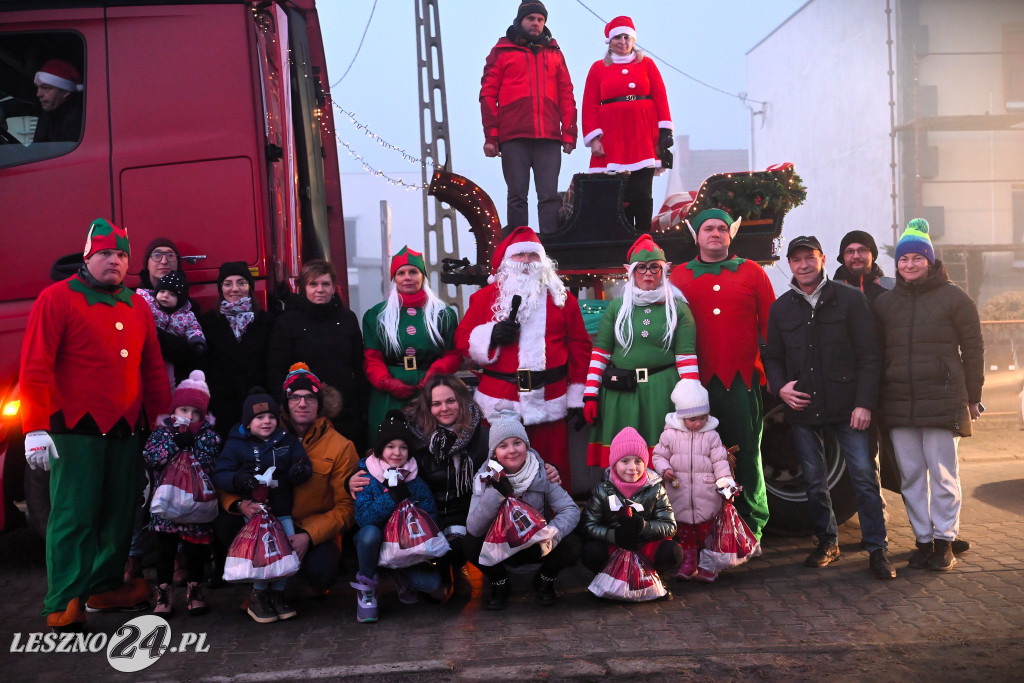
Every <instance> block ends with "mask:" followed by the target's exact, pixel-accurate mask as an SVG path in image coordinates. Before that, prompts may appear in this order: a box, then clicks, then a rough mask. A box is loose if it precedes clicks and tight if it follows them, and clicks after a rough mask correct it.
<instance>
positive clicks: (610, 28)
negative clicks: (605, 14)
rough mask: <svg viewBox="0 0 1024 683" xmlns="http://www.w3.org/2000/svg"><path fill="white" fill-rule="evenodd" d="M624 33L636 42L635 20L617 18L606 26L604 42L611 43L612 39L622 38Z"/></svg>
mask: <svg viewBox="0 0 1024 683" xmlns="http://www.w3.org/2000/svg"><path fill="white" fill-rule="evenodd" d="M623 33H625V34H626V35H627V36H631V37H632V38H633V40H636V27H635V26H633V20H632V19H630V18H629V17H615V18H614V19H612V20H611V21H609V22H608V23H607V24H605V26H604V42H606V43H610V42H612V38H614V37H615V36H621V35H622V34H623Z"/></svg>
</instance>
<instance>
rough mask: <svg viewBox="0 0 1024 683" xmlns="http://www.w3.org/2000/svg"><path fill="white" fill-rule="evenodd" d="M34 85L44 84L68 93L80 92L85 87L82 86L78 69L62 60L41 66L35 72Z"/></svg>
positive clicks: (54, 60)
mask: <svg viewBox="0 0 1024 683" xmlns="http://www.w3.org/2000/svg"><path fill="white" fill-rule="evenodd" d="M35 83H36V85H39V84H41V83H45V84H46V85H52V86H53V87H54V88H60V89H61V90H67V91H68V92H82V90H84V89H85V86H84V85H82V75H81V74H80V73H78V69H76V68H75V67H73V66H71V64H69V63H67V62H65V61H64V60H63V59H51V60H50V61H48V62H46V64H43V66H42V67H40V69H39V71H37V72H36V78H35Z"/></svg>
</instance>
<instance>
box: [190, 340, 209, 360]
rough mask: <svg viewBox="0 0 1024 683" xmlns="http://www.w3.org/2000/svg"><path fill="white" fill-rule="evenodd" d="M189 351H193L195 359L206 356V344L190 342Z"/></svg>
mask: <svg viewBox="0 0 1024 683" xmlns="http://www.w3.org/2000/svg"><path fill="white" fill-rule="evenodd" d="M188 347H189V349H190V350H191V351H192V355H193V356H195V357H197V358H198V357H200V356H205V355H206V343H205V342H201V341H195V342H189V345H188Z"/></svg>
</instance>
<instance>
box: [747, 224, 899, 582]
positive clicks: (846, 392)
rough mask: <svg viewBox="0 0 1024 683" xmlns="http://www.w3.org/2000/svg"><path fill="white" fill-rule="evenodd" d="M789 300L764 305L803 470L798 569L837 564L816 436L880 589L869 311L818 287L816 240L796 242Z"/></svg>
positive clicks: (820, 271)
mask: <svg viewBox="0 0 1024 683" xmlns="http://www.w3.org/2000/svg"><path fill="white" fill-rule="evenodd" d="M786 258H787V259H788V260H789V268H790V270H791V271H793V281H792V283H791V285H790V288H791V289H790V291H788V292H786V293H785V294H783V295H782V296H780V297H779V298H778V299H777V300H776V301H775V303H774V304H772V307H771V312H770V313H769V315H768V340H767V346H768V348H767V351H766V353H765V355H764V366H765V373H766V374H767V377H768V386H769V388H770V390H771V391H772V393H774V394H776V395H777V396H778V397H779V398H780V399H781V400H782V401H783V402H784V403H785V405H786V407H785V417H786V421H787V422H788V423H789V425H790V427H791V428H792V432H793V447H794V449H795V451H796V454H797V457H798V458H799V460H800V464H801V466H802V467H803V473H804V480H805V482H806V485H807V500H808V503H809V505H810V508H811V517H812V520H813V522H814V531H815V533H816V534H817V536H818V548H817V549H816V550H815V551H814V552H812V553H811V554H810V555H809V556H808V557H807V560H806V562H805V564H806V565H807V566H809V567H824V566H826V565H828V564H829V563H831V562H832V561H833V560H834V559H836V558H837V557H838V556H839V545H838V543H837V540H836V539H837V537H838V525H837V524H836V518H835V514H833V512H832V501H831V499H830V498H829V493H828V482H827V481H826V472H825V453H824V430H825V427H826V426H827V427H828V429H829V432H831V434H833V435H834V436H835V437H836V439H837V440H838V441H839V445H840V448H841V450H842V453H843V458H844V459H845V460H846V468H847V470H848V471H849V473H850V481H851V483H852V484H853V489H854V494H855V496H856V499H857V511H858V515H859V516H860V525H861V536H862V537H863V539H864V544H865V545H866V547H867V549H868V551H869V552H870V553H871V571H872V572H873V573H874V575H875V576H876V577H877V578H879V579H891V578H895V577H896V570H895V569H894V568H893V566H892V562H890V560H889V554H888V549H887V548H888V542H887V540H886V532H885V503H884V501H883V500H882V493H881V488H880V486H879V483H878V475H877V473H876V471H875V467H874V463H873V459H872V457H871V455H870V451H869V438H868V431H867V429H868V427H869V426H870V425H871V413H872V411H874V410H875V407H876V405H877V403H878V384H879V381H880V371H881V354H880V352H879V347H878V333H877V332H876V330H875V326H874V320H873V318H872V316H871V311H870V310H869V308H868V302H867V300H866V299H865V298H864V296H863V295H862V294H860V293H859V292H857V291H856V290H854V289H852V288H850V287H848V286H846V285H843V284H839V283H835V282H831V281H829V280H828V278H826V277H825V256H824V254H822V251H821V244H820V243H819V242H818V239H817V238H816V237H803V236H801V237H797V238H796V239H794V240H793V241H792V242H790V244H789V250H788V251H787V253H786Z"/></svg>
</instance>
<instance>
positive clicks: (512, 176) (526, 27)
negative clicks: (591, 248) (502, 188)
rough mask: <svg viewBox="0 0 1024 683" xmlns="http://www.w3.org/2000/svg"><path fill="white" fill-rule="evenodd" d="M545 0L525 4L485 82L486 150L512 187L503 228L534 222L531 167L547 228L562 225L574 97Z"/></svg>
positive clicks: (494, 52) (492, 57)
mask: <svg viewBox="0 0 1024 683" xmlns="http://www.w3.org/2000/svg"><path fill="white" fill-rule="evenodd" d="M547 18H548V11H547V9H546V8H545V7H544V3H542V2H536V1H534V2H529V1H527V2H523V3H521V4H520V5H519V12H518V13H517V14H516V19H515V21H514V22H513V23H512V25H511V26H509V27H508V30H507V31H506V32H505V37H504V38H500V39H499V40H498V43H497V44H496V45H495V46H494V47H493V48H491V53H490V54H489V55H487V62H486V63H485V64H484V75H483V78H482V79H481V80H480V110H481V114H482V116H483V124H484V155H485V156H488V157H496V156H500V157H501V169H502V172H503V173H504V174H505V184H506V185H507V186H508V211H507V216H506V218H507V222H506V225H508V226H510V227H515V226H519V225H529V223H530V221H529V204H528V201H527V193H528V192H529V190H530V171H531V170H532V171H533V176H534V183H535V184H536V187H537V215H538V218H539V225H540V231H541V232H542V233H550V232H554V231H555V230H556V229H557V227H558V171H559V169H560V168H561V165H562V158H561V156H560V152H565V153H566V154H571V153H572V151H573V150H574V149H575V148H576V100H575V99H574V98H573V94H572V81H571V80H570V78H569V69H568V67H566V65H565V58H564V57H563V56H562V51H561V49H560V48H559V47H558V43H556V42H555V40H554V38H552V37H551V31H550V30H549V29H548V28H547V27H546V26H545V25H544V24H545V22H546V21H547Z"/></svg>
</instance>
